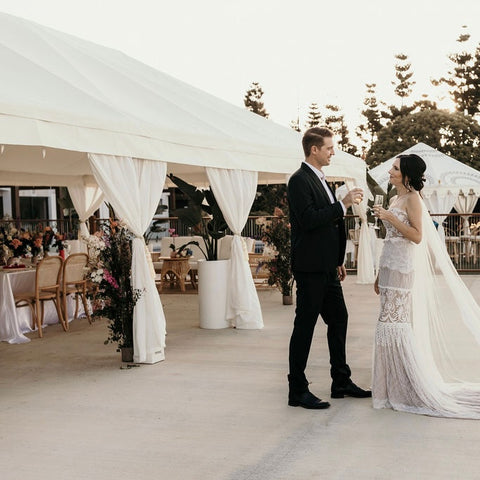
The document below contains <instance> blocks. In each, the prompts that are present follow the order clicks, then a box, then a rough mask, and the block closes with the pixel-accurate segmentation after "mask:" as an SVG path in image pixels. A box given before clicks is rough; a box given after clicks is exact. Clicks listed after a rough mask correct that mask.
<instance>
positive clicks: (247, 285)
mask: <svg viewBox="0 0 480 480" xmlns="http://www.w3.org/2000/svg"><path fill="white" fill-rule="evenodd" d="M206 170H207V176H208V180H209V182H210V185H211V188H212V192H213V194H214V195H215V198H216V199H217V202H218V205H219V207H220V209H221V210H222V213H223V216H224V217H225V220H226V222H227V224H228V226H229V228H230V230H232V232H233V234H234V236H233V241H232V252H231V272H230V279H229V286H228V297H227V319H228V320H229V321H230V322H231V324H232V325H234V326H235V327H237V328H252V329H257V328H263V318H262V311H261V307H260V302H259V300H258V295H257V291H256V289H255V284H254V283H253V278H252V274H251V271H250V266H249V262H248V252H247V246H246V243H245V240H244V239H243V238H242V237H241V232H242V229H243V227H244V226H245V224H246V223H247V220H248V214H249V212H250V208H251V207H252V204H253V201H254V200H255V194H256V191H257V182H258V172H252V171H245V170H226V169H220V168H207V169H206Z"/></svg>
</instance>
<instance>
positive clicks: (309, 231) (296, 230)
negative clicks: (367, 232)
mask: <svg viewBox="0 0 480 480" xmlns="http://www.w3.org/2000/svg"><path fill="white" fill-rule="evenodd" d="M288 203H289V208H290V225H291V233H292V268H293V271H294V272H327V271H332V270H335V269H336V267H337V266H339V265H343V259H344V257H345V246H346V234H345V224H344V221H343V208H342V205H341V204H340V202H335V203H331V202H330V198H329V197H328V194H327V192H326V191H325V188H324V187H323V185H322V183H321V181H320V180H319V178H318V177H317V175H316V174H315V172H314V171H313V170H312V169H311V168H310V167H309V166H308V165H306V164H305V163H302V166H301V167H300V168H299V169H298V170H297V171H296V172H295V173H294V174H293V175H292V176H291V177H290V180H289V182H288Z"/></svg>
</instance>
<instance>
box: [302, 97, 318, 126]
mask: <svg viewBox="0 0 480 480" xmlns="http://www.w3.org/2000/svg"><path fill="white" fill-rule="evenodd" d="M321 120H322V114H321V113H320V111H319V109H318V105H317V104H316V103H315V102H312V103H311V104H310V107H309V110H308V117H307V123H306V124H305V127H306V128H312V127H318V125H320V121H321Z"/></svg>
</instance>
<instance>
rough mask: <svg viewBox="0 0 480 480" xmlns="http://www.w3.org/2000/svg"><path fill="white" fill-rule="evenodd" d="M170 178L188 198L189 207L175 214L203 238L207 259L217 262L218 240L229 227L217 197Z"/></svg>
mask: <svg viewBox="0 0 480 480" xmlns="http://www.w3.org/2000/svg"><path fill="white" fill-rule="evenodd" d="M168 178H169V179H170V180H171V181H172V182H173V183H174V184H175V185H176V186H177V187H178V188H179V189H180V190H181V191H182V192H183V193H184V194H185V195H186V196H187V197H188V205H187V207H186V208H179V209H178V210H175V211H174V212H173V214H174V215H175V216H177V217H178V218H179V219H180V220H181V221H182V222H183V223H184V224H185V225H187V227H191V228H192V230H193V232H194V233H195V234H196V235H200V236H201V237H202V238H203V241H204V243H205V250H206V252H204V253H206V255H205V256H206V259H207V260H217V259H218V240H219V239H220V238H222V237H224V236H225V234H226V230H227V228H228V225H227V222H226V221H225V218H224V217H223V213H222V211H221V210H220V207H219V205H218V203H217V200H216V198H215V195H214V194H213V192H212V191H211V190H210V189H206V190H200V189H199V188H197V187H196V186H194V185H190V184H189V183H187V182H185V181H184V180H182V179H180V178H178V177H176V176H174V175H172V174H169V175H168ZM205 215H208V217H206V216H205Z"/></svg>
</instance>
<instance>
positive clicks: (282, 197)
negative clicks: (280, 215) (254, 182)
mask: <svg viewBox="0 0 480 480" xmlns="http://www.w3.org/2000/svg"><path fill="white" fill-rule="evenodd" d="M286 198H287V186H286V185H285V184H280V183H279V184H272V185H258V187H257V195H256V197H255V200H254V202H253V205H252V208H251V210H250V215H273V212H274V210H275V207H279V206H280V207H281V208H285V206H286V205H287V201H286Z"/></svg>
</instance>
